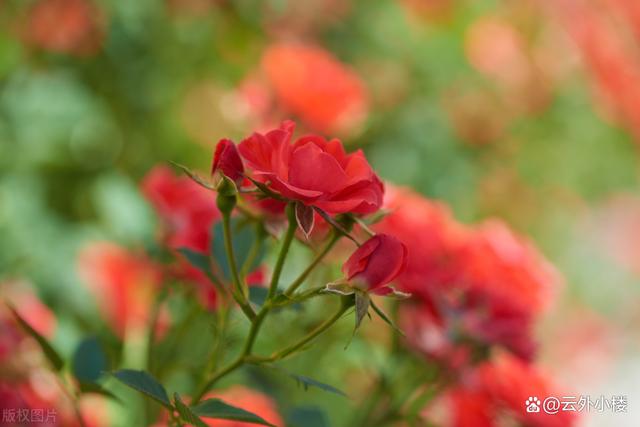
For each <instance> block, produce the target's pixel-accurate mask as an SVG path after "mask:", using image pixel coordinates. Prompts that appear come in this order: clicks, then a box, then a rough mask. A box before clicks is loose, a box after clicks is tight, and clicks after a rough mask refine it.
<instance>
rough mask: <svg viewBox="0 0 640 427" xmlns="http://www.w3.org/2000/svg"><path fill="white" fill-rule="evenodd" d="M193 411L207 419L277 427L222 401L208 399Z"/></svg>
mask: <svg viewBox="0 0 640 427" xmlns="http://www.w3.org/2000/svg"><path fill="white" fill-rule="evenodd" d="M191 410H192V412H193V413H194V414H196V415H199V416H201V417H205V418H216V419H220V420H232V421H241V422H245V423H252V424H259V425H263V426H270V427H275V426H274V425H273V424H271V423H270V422H268V421H267V420H265V419H264V418H262V417H260V416H258V415H256V414H254V413H252V412H249V411H247V410H244V409H242V408H238V407H236V406H232V405H229V404H228V403H226V402H224V401H222V400H220V399H207V400H205V401H203V402H200V403H198V404H197V405H195V406H192V407H191Z"/></svg>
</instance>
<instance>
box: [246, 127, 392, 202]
mask: <svg viewBox="0 0 640 427" xmlns="http://www.w3.org/2000/svg"><path fill="white" fill-rule="evenodd" d="M293 129H294V123H293V122H290V121H286V122H284V123H282V125H281V126H280V128H278V129H275V130H272V131H270V132H267V133H265V134H260V133H254V134H253V135H251V136H250V137H248V138H246V139H245V140H243V141H242V142H241V143H240V146H239V149H240V154H241V155H242V157H243V158H244V160H245V165H246V166H247V167H248V168H249V169H250V175H251V176H252V177H253V179H255V180H256V181H259V182H261V183H264V184H266V185H267V186H268V187H269V189H271V190H272V191H274V192H277V193H278V194H280V195H281V196H282V197H284V198H286V199H290V200H297V201H301V202H302V203H304V204H306V205H309V206H314V207H318V208H320V209H322V210H324V211H326V212H327V213H329V214H339V213H348V212H350V213H358V214H367V213H372V212H375V211H377V210H378V209H379V208H380V206H381V205H382V195H383V192H384V186H383V185H382V182H381V181H380V179H379V178H378V176H377V175H376V174H375V173H374V172H373V169H372V168H371V166H370V165H369V163H368V162H367V159H366V158H365V157H364V154H363V152H362V151H361V150H358V151H356V152H355V153H351V154H347V153H346V152H345V151H344V147H343V146H342V143H341V142H340V141H339V140H337V139H332V140H330V141H327V140H325V139H324V138H322V137H321V136H317V135H308V136H303V137H301V138H298V139H297V140H296V141H295V142H294V143H293V144H291V137H292V134H293Z"/></svg>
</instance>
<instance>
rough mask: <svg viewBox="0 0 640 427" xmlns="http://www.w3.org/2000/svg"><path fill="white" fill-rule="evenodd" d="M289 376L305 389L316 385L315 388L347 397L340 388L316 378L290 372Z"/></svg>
mask: <svg viewBox="0 0 640 427" xmlns="http://www.w3.org/2000/svg"><path fill="white" fill-rule="evenodd" d="M289 376H291V377H292V378H293V379H295V380H296V382H297V383H298V384H300V385H302V387H303V388H304V389H305V390H307V389H308V388H309V387H316V388H319V389H320V390H324V391H328V392H329V393H334V394H337V395H340V396H344V397H347V394H346V393H345V392H343V391H342V390H340V389H337V388H335V387H334V386H332V385H329V384H325V383H323V382H320V381H318V380H314V379H313V378H309V377H306V376H304V375H298V374H292V373H289Z"/></svg>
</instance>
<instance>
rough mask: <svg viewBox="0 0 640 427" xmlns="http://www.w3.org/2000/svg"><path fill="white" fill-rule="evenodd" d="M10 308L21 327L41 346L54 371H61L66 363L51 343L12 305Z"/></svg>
mask: <svg viewBox="0 0 640 427" xmlns="http://www.w3.org/2000/svg"><path fill="white" fill-rule="evenodd" d="M8 306H9V310H10V311H11V313H12V314H13V316H14V317H15V318H16V320H17V321H18V323H19V324H20V326H22V328H23V329H24V330H25V331H26V332H27V333H28V334H29V335H31V336H32V337H33V338H34V339H35V340H36V341H37V342H38V344H39V345H40V348H41V349H42V352H43V353H44V355H45V356H46V357H47V359H48V360H49V362H51V365H52V366H53V369H55V370H56V371H59V370H61V369H62V368H63V366H64V361H63V360H62V357H60V355H59V354H58V352H57V351H55V350H54V348H53V347H52V346H51V344H49V341H47V340H46V339H45V338H44V337H43V336H42V335H40V334H39V333H38V332H37V331H36V330H35V329H33V328H32V327H31V325H29V324H28V323H27V322H26V321H25V320H24V319H23V318H22V317H21V316H20V315H19V314H18V312H17V311H16V309H15V308H14V307H13V306H11V305H8Z"/></svg>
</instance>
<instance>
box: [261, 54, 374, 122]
mask: <svg viewBox="0 0 640 427" xmlns="http://www.w3.org/2000/svg"><path fill="white" fill-rule="evenodd" d="M262 69H263V71H264V73H265V75H266V78H267V80H268V83H269V86H270V87H271V88H272V89H273V92H274V93H275V96H276V98H277V100H278V102H279V103H281V104H282V105H283V107H284V108H285V109H286V110H288V111H289V112H291V113H293V114H295V115H297V116H298V117H300V119H302V120H303V121H304V122H305V124H306V125H307V126H309V127H311V128H313V129H314V130H317V131H320V132H324V133H327V134H334V133H338V134H344V133H349V132H351V131H353V130H355V129H356V128H358V127H359V126H360V125H361V124H362V123H363V121H364V119H365V118H366V116H367V111H368V108H369V107H368V104H369V101H368V94H367V90H366V88H365V86H364V84H363V83H362V81H361V79H360V77H359V76H358V75H357V74H356V73H355V72H354V71H352V70H350V69H349V68H348V67H347V66H345V65H344V64H342V63H341V62H340V61H339V60H338V59H336V58H335V57H334V56H333V55H332V54H331V53H330V52H328V51H327V50H325V49H323V48H321V47H318V46H312V45H304V44H298V43H276V44H273V45H271V46H269V47H268V48H267V49H266V51H265V52H264V54H263V56H262Z"/></svg>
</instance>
